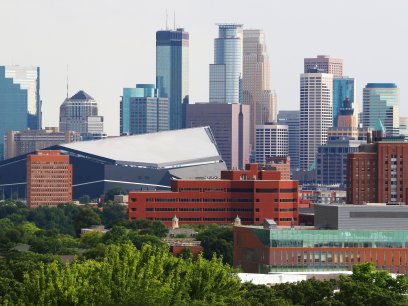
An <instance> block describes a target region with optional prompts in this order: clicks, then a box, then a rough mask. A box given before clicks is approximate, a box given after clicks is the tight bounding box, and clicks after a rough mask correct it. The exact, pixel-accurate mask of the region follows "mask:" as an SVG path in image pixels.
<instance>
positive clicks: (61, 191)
mask: <svg viewBox="0 0 408 306" xmlns="http://www.w3.org/2000/svg"><path fill="white" fill-rule="evenodd" d="M71 201H72V165H71V164H70V162H69V156H68V155H62V154H61V153H60V152H59V151H38V152H36V154H31V155H28V156H27V205H28V207H29V208H36V207H38V206H43V205H46V206H56V205H58V204H64V203H68V202H71Z"/></svg>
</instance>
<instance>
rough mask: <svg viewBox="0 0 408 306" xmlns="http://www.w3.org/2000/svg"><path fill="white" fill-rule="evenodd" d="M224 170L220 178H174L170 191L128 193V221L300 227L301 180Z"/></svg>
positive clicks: (252, 169)
mask: <svg viewBox="0 0 408 306" xmlns="http://www.w3.org/2000/svg"><path fill="white" fill-rule="evenodd" d="M245 169H246V170H232V171H222V172H221V179H217V180H215V179H202V180H199V179H197V180H173V181H172V184H171V191H134V192H130V193H129V207H128V209H129V219H139V218H140V219H151V220H160V221H162V222H163V223H164V224H166V225H171V221H172V218H173V217H174V216H177V217H178V219H179V221H180V223H181V224H206V223H219V224H228V223H232V222H233V221H234V219H235V217H236V216H237V215H238V216H239V217H240V219H241V220H242V223H243V224H259V223H261V222H262V221H263V219H265V218H271V219H274V220H275V221H276V223H278V224H280V225H291V224H293V223H294V224H298V182H297V181H291V180H281V175H280V173H279V172H277V171H268V170H266V171H259V169H258V165H257V164H247V165H246V168H245Z"/></svg>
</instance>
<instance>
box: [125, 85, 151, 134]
mask: <svg viewBox="0 0 408 306" xmlns="http://www.w3.org/2000/svg"><path fill="white" fill-rule="evenodd" d="M157 96H158V94H157V89H156V87H155V86H154V84H136V87H135V88H123V95H122V97H121V101H120V135H128V134H129V120H130V119H129V113H130V112H129V105H130V104H129V103H130V99H131V98H143V97H157Z"/></svg>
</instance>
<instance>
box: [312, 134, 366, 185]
mask: <svg viewBox="0 0 408 306" xmlns="http://www.w3.org/2000/svg"><path fill="white" fill-rule="evenodd" d="M364 143H366V142H365V141H361V140H355V139H347V138H346V139H335V140H330V139H329V140H328V141H327V143H326V144H325V145H322V146H319V148H318V151H317V164H316V182H317V184H321V185H340V187H345V186H346V183H347V155H348V154H349V153H355V152H358V150H359V146H360V145H361V144H364Z"/></svg>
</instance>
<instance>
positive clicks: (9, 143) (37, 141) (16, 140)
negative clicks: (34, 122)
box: [4, 127, 81, 159]
mask: <svg viewBox="0 0 408 306" xmlns="http://www.w3.org/2000/svg"><path fill="white" fill-rule="evenodd" d="M80 140H81V135H80V133H79V132H73V131H67V132H60V131H59V129H58V128H57V127H46V128H45V129H44V130H25V131H9V132H8V133H6V135H4V156H5V159H8V158H13V157H16V156H19V155H23V154H27V153H31V152H34V151H38V150H42V149H44V148H47V147H51V146H55V145H58V144H62V143H69V142H74V141H80Z"/></svg>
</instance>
